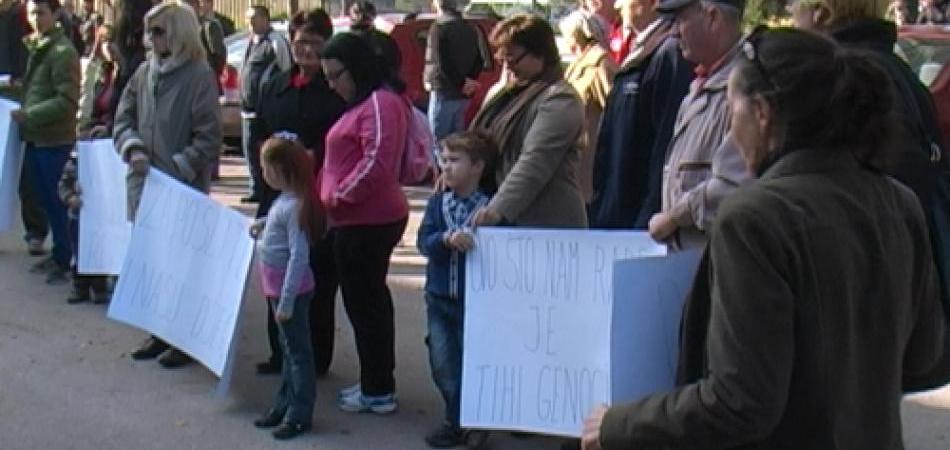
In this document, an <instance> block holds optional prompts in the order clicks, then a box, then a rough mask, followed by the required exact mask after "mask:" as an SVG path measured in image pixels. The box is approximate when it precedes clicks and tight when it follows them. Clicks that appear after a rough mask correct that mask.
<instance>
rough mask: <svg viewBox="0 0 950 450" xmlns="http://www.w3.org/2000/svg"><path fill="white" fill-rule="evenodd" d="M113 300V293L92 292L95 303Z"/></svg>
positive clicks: (93, 302) (99, 303)
mask: <svg viewBox="0 0 950 450" xmlns="http://www.w3.org/2000/svg"><path fill="white" fill-rule="evenodd" d="M110 301H112V294H109V293H108V292H102V293H99V292H93V293H92V304H93V305H104V304H106V303H109V302H110Z"/></svg>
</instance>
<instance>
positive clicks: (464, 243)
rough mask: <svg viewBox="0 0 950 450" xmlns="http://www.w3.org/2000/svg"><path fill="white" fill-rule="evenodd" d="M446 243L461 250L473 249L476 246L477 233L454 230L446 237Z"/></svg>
mask: <svg viewBox="0 0 950 450" xmlns="http://www.w3.org/2000/svg"><path fill="white" fill-rule="evenodd" d="M446 243H447V244H448V246H449V247H452V248H454V249H456V250H458V251H460V252H467V251H471V250H472V249H473V248H475V235H473V234H472V233H471V232H470V231H453V232H452V233H451V234H449V236H448V238H447V239H446Z"/></svg>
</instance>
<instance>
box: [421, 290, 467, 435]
mask: <svg viewBox="0 0 950 450" xmlns="http://www.w3.org/2000/svg"><path fill="white" fill-rule="evenodd" d="M464 309H465V308H464V304H463V303H462V300H453V299H450V298H447V297H441V296H435V295H432V294H429V293H426V317H427V318H428V322H429V335H428V336H426V345H428V346H429V366H430V367H431V369H432V381H434V382H435V385H436V387H438V388H439V393H441V394H442V400H444V401H445V421H446V422H447V423H449V424H450V425H452V426H455V427H458V426H459V410H460V407H461V400H462V336H463V335H462V330H463V328H464V323H465V322H464V313H465V311H464Z"/></svg>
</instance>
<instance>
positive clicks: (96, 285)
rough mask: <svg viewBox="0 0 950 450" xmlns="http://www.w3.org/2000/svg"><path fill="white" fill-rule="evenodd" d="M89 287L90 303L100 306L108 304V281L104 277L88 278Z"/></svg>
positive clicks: (109, 298) (109, 296)
mask: <svg viewBox="0 0 950 450" xmlns="http://www.w3.org/2000/svg"><path fill="white" fill-rule="evenodd" d="M90 278H91V279H90V282H89V285H90V287H91V288H92V302H93V303H95V304H97V305H101V304H103V303H109V300H111V297H112V294H110V293H109V279H108V277H105V276H98V275H97V276H94V277H90Z"/></svg>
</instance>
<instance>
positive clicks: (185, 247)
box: [109, 169, 254, 377]
mask: <svg viewBox="0 0 950 450" xmlns="http://www.w3.org/2000/svg"><path fill="white" fill-rule="evenodd" d="M253 250H254V242H253V241H252V240H251V238H250V237H249V236H248V220H247V219H246V218H245V217H244V216H242V215H240V214H239V213H237V212H236V211H234V210H232V209H230V208H227V207H225V206H223V205H220V204H218V203H216V202H215V201H213V200H211V199H210V198H208V197H207V196H206V195H204V194H202V193H200V192H198V191H195V190H193V189H191V188H190V187H187V186H185V185H183V184H181V183H179V182H178V181H176V180H174V179H172V178H171V177H169V176H168V175H166V174H164V173H162V172H161V171H159V170H156V169H152V171H151V172H150V173H149V175H148V179H147V180H146V182H145V188H144V191H143V192H142V199H141V202H140V206H139V209H138V212H137V213H136V217H135V224H134V226H133V229H132V241H131V243H130V245H129V252H128V254H127V256H126V258H125V264H124V265H123V266H122V276H121V277H119V285H118V286H117V287H116V291H115V294H114V295H113V297H112V304H111V305H110V306H109V318H111V319H115V320H118V321H122V322H125V323H128V324H130V325H132V326H135V327H139V328H142V329H144V330H146V331H148V332H151V333H152V334H154V335H156V336H158V337H160V338H162V339H164V340H165V341H167V342H168V343H170V344H172V345H174V346H175V347H177V348H179V349H181V350H183V351H185V352H186V353H188V354H190V355H191V356H192V357H194V358H195V359H197V360H198V361H200V362H201V363H203V364H204V365H205V366H207V367H208V368H209V369H211V371H212V372H214V374H215V375H217V376H219V377H220V376H221V375H222V373H223V372H224V370H225V367H226V365H227V363H228V355H229V353H230V349H231V344H232V341H233V339H234V333H235V329H236V324H237V320H238V315H239V314H238V313H239V312H240V309H241V297H242V295H243V293H244V285H245V281H246V279H247V273H248V269H249V266H250V262H251V257H252V255H253Z"/></svg>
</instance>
